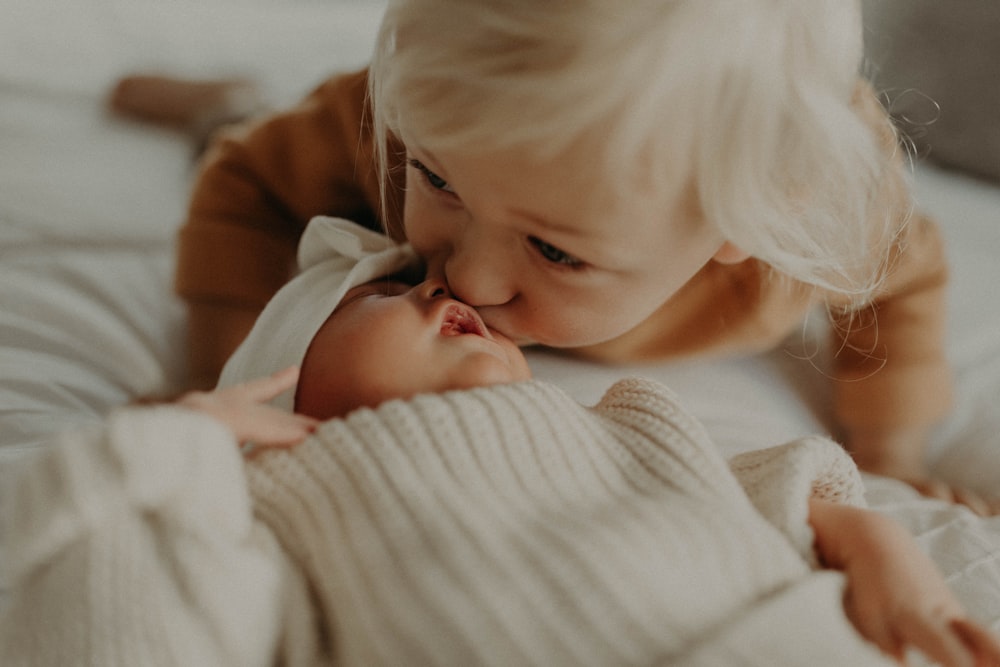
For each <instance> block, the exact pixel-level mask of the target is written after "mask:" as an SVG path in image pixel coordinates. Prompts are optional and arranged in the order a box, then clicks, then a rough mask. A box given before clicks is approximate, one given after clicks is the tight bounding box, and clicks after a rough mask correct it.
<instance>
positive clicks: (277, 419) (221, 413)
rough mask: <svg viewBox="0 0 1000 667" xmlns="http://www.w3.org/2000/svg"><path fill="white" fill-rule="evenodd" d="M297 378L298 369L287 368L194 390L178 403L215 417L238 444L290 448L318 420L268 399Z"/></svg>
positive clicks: (314, 427) (304, 436)
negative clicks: (248, 378)
mask: <svg viewBox="0 0 1000 667" xmlns="http://www.w3.org/2000/svg"><path fill="white" fill-rule="evenodd" d="M298 377H299V369H298V368H294V367H292V368H286V369H285V370H283V371H279V372H277V373H275V374H274V375H271V376H270V377H265V378H259V379H256V380H250V381H249V382H244V383H242V384H237V385H233V386H231V387H225V388H223V389H216V390H214V391H193V392H190V393H187V394H185V395H184V396H182V397H181V398H180V399H179V400H178V401H177V404H178V405H181V406H183V407H186V408H190V409H192V410H197V411H198V412H203V413H205V414H207V415H210V416H212V417H214V418H216V419H218V420H219V421H221V422H222V423H223V424H225V425H226V426H228V427H229V429H230V430H231V431H232V432H233V435H234V436H235V437H236V440H237V442H239V443H240V444H241V445H244V444H247V443H252V444H253V445H254V447H291V446H293V445H296V444H298V443H299V442H301V441H302V440H303V439H305V438H306V437H307V436H308V435H309V434H310V433H312V432H313V431H314V430H315V429H316V426H317V424H318V423H319V422H318V421H317V420H316V419H313V418H312V417H307V416H305V415H299V414H293V413H290V412H286V411H285V410H281V409H278V408H275V407H273V406H271V405H268V404H267V402H268V401H270V400H271V399H272V398H274V397H275V396H277V395H278V394H280V393H281V392H283V391H286V390H288V389H291V388H292V387H294V386H295V383H296V382H297V381H298Z"/></svg>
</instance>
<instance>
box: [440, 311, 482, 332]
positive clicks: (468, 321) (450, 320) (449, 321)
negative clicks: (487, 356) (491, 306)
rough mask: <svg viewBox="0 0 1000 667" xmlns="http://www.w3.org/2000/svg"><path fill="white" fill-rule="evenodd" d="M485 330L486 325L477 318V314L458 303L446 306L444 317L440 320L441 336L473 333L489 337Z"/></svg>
mask: <svg viewBox="0 0 1000 667" xmlns="http://www.w3.org/2000/svg"><path fill="white" fill-rule="evenodd" d="M486 331H487V330H486V325H485V324H483V321H482V320H481V319H480V318H479V314H478V313H477V312H476V311H475V310H473V309H472V308H469V307H468V306H465V305H462V304H459V303H454V304H451V305H450V306H448V309H447V310H445V313H444V318H442V320H441V335H442V336H462V335H465V334H473V335H475V336H482V337H483V338H489V336H488V335H487V333H486Z"/></svg>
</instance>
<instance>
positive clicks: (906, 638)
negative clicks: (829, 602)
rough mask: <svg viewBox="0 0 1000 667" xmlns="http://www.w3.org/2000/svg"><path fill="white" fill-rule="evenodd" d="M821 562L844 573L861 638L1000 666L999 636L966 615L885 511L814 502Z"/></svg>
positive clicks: (899, 652)
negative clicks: (877, 511) (881, 513)
mask: <svg viewBox="0 0 1000 667" xmlns="http://www.w3.org/2000/svg"><path fill="white" fill-rule="evenodd" d="M810 523H811V524H812V526H813V528H814V530H815V533H816V549H817V552H818V555H819V557H820V559H821V561H822V562H823V563H824V565H825V566H827V567H831V568H834V569H838V570H842V571H843V572H844V574H845V575H846V576H847V590H846V593H845V595H844V608H845V611H846V612H847V616H848V618H850V620H851V622H852V623H853V624H854V626H855V627H856V628H857V630H858V632H860V633H861V634H862V635H863V636H864V637H865V638H867V639H868V640H869V641H871V642H873V643H875V644H876V645H877V646H878V647H879V648H880V649H882V650H883V651H884V652H885V653H887V654H888V655H890V656H892V657H894V658H896V659H897V660H899V661H901V662H902V661H903V659H904V657H905V655H906V651H907V649H909V648H915V649H917V650H919V651H921V652H923V653H924V654H925V655H927V656H928V658H930V659H931V660H933V661H935V662H937V663H940V664H942V665H945V666H946V667H950V666H958V665H970V666H971V665H1000V639H998V638H997V637H995V636H994V635H993V634H992V633H990V632H989V631H988V630H986V629H984V628H982V627H980V626H979V625H977V624H976V623H974V622H973V621H971V620H969V619H967V618H966V617H965V613H964V611H963V609H962V607H961V605H960V604H959V602H958V600H957V599H956V598H955V596H954V595H953V594H952V592H951V590H950V589H949V588H948V586H947V584H946V583H945V581H944V579H943V578H942V577H941V575H940V573H939V572H938V570H937V567H936V566H935V565H934V563H933V561H931V559H930V558H929V557H928V556H927V555H925V554H924V553H923V552H922V551H921V550H920V548H919V547H918V546H917V544H916V542H915V541H914V540H913V538H912V537H911V536H910V534H909V533H907V532H906V530H905V529H904V528H903V527H902V526H900V525H899V524H897V523H896V522H894V521H892V520H891V519H889V518H888V517H886V516H883V515H880V514H877V513H875V512H871V511H868V510H863V509H859V508H855V507H850V506H846V505H838V504H834V503H829V502H823V501H815V500H814V501H811V503H810Z"/></svg>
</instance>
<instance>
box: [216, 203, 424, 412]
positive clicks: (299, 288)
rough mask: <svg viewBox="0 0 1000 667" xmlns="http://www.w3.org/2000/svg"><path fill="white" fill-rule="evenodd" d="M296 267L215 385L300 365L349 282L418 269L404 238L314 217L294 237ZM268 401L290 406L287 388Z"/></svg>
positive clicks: (293, 397) (348, 288) (256, 376)
mask: <svg viewBox="0 0 1000 667" xmlns="http://www.w3.org/2000/svg"><path fill="white" fill-rule="evenodd" d="M298 262H299V270H300V271H301V272H300V273H299V275H297V276H296V277H295V278H294V279H293V280H292V281H291V282H289V283H288V284H287V285H285V286H284V287H282V288H281V290H279V291H278V293H277V294H275V295H274V297H273V298H272V299H271V301H270V302H269V303H268V304H267V306H266V307H265V308H264V311H263V312H262V313H261V314H260V317H258V318H257V322H256V323H255V324H254V326H253V329H251V331H250V334H249V335H248V336H247V338H246V340H244V341H243V343H242V344H241V345H240V346H239V348H238V349H237V350H236V352H234V353H233V356H231V357H230V358H229V361H228V362H226V366H225V368H223V370H222V375H221V377H220V378H219V386H220V387H225V386H229V385H233V384H238V383H240V382H245V381H247V380H251V379H254V378H258V377H265V376H267V375H270V374H271V373H275V372H277V371H280V370H282V369H283V368H287V367H288V366H301V365H302V360H303V359H304V358H305V355H306V350H307V349H308V347H309V343H310V342H312V339H313V337H314V336H315V335H316V332H317V331H319V328H320V327H321V326H322V325H323V323H324V322H325V321H326V319H327V318H328V317H329V316H330V313H332V312H333V310H334V309H335V308H336V307H337V304H339V303H340V300H341V299H343V298H344V294H346V293H347V291H348V290H350V289H351V288H352V287H355V286H357V285H361V284H363V283H366V282H370V281H372V280H375V279H376V278H380V277H382V276H388V275H391V274H394V273H399V272H401V271H404V270H412V271H414V272H416V271H418V270H419V269H420V262H419V260H418V258H417V256H416V254H415V253H414V252H413V249H412V248H410V246H409V244H402V245H401V244H397V243H396V242H394V241H393V240H391V239H390V238H389V237H387V236H384V235H382V234H379V233H377V232H373V231H371V230H369V229H366V228H364V227H361V226H360V225H357V224H355V223H353V222H350V221H348V220H341V219H338V218H328V217H316V218H313V219H312V221H310V223H309V226H308V227H307V228H306V231H305V233H304V234H303V236H302V240H301V242H300V243H299V254H298ZM271 403H272V404H273V405H275V406H277V407H280V408H284V409H287V410H289V411H290V410H292V409H293V406H294V403H295V396H294V393H293V392H285V393H283V394H281V395H280V396H278V397H276V398H275V399H274V400H272V401H271Z"/></svg>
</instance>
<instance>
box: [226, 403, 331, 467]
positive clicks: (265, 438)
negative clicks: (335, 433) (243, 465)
mask: <svg viewBox="0 0 1000 667" xmlns="http://www.w3.org/2000/svg"><path fill="white" fill-rule="evenodd" d="M259 416H260V417H265V418H257V419H253V420H252V421H250V422H248V423H247V424H246V425H245V427H244V428H243V429H242V432H241V433H240V436H241V437H240V446H241V448H242V451H243V454H244V455H245V456H252V455H254V454H257V453H259V452H260V451H261V450H263V449H267V448H287V447H293V446H295V445H297V444H299V443H300V442H302V441H303V440H305V439H306V438H307V437H309V435H310V434H311V433H312V432H313V431H315V430H316V426H317V425H318V424H319V422H318V421H317V420H315V419H313V418H311V417H306V416H305V415H298V414H290V413H287V412H285V413H278V412H277V411H275V412H273V413H270V414H269V415H259Z"/></svg>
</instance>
